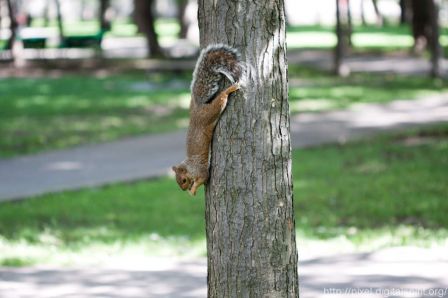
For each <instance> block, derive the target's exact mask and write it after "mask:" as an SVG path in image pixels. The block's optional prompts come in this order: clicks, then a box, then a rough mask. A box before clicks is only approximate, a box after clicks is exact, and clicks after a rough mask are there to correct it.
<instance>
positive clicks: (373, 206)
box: [0, 0, 448, 297]
mask: <svg viewBox="0 0 448 298" xmlns="http://www.w3.org/2000/svg"><path fill="white" fill-rule="evenodd" d="M286 12H287V45H288V63H289V102H290V110H291V115H292V116H291V129H292V140H293V147H294V148H293V155H292V156H293V178H294V200H295V201H294V203H295V212H296V228H297V236H298V240H297V241H298V246H299V248H298V250H299V255H300V259H301V260H302V261H303V260H305V261H306V260H319V259H320V258H324V257H328V256H334V257H335V258H337V257H338V256H339V255H341V254H351V255H352V256H354V255H356V254H358V256H361V255H362V256H365V253H373V252H384V251H387V252H388V255H389V256H395V257H396V256H403V255H405V254H401V252H402V251H401V250H399V251H398V252H397V250H394V249H396V248H397V247H400V249H404V251H406V252H411V253H410V259H415V258H417V256H418V255H419V256H422V255H425V256H428V259H426V260H427V263H426V264H431V262H430V261H431V260H432V261H434V262H435V263H438V264H446V263H443V262H446V261H447V259H446V257H442V255H445V254H446V250H447V249H448V216H447V211H448V112H447V111H448V82H447V77H448V72H447V69H448V63H447V60H446V59H445V57H446V55H447V52H448V1H445V0H444V1H437V0H436V1H432V0H431V1H419V0H339V1H330V0H314V1H298V0H287V1H286ZM198 52H199V30H198V22H197V2H196V1H195V0H164V1H161V0H159V1H156V0H154V1H145V0H134V1H132V0H102V1H99V0H70V1H69V0H33V1H31V0H28V1H27V0H0V267H1V268H2V269H1V270H0V296H2V291H3V294H4V296H5V297H8V295H10V294H11V293H13V292H14V291H18V289H39V287H38V285H36V284H38V282H36V280H38V281H42V280H45V278H47V279H48V280H50V281H51V280H53V279H52V278H54V276H52V275H48V274H47V275H45V274H43V273H42V272H41V271H39V272H40V275H36V276H34V277H33V278H35V279H33V278H31V277H30V276H31V275H30V274H31V273H30V272H31V271H27V272H28V273H24V272H25V271H20V270H19V271H14V270H16V268H41V267H42V266H53V267H52V268H59V269H60V268H73V267H77V268H79V267H80V268H92V267H91V266H92V265H94V266H99V267H101V266H106V267H107V266H109V267H110V266H112V267H114V266H115V267H114V268H121V269H123V268H137V267H139V268H140V267H144V268H145V269H147V270H149V271H151V270H152V271H151V272H162V271H163V270H165V269H166V268H167V267H166V264H171V265H172V262H173V260H181V261H180V262H190V260H194V261H195V262H196V263H188V264H190V265H191V264H194V265H195V266H196V265H197V266H196V267H195V266H193V265H192V266H193V267H191V268H193V269H191V270H192V271H191V272H193V273H191V276H190V275H189V276H184V275H182V276H180V277H179V279H177V280H175V281H173V282H175V283H176V284H177V283H179V282H182V281H185V280H187V281H188V282H189V283H191V285H193V286H194V288H193V290H192V292H191V293H190V294H191V295H190V294H189V295H190V296H188V297H198V296H199V297H200V296H203V295H205V294H204V293H205V292H204V291H205V290H204V281H205V271H204V270H205V269H204V268H205V263H204V258H205V255H206V247H205V228H204V227H205V223H204V197H203V195H202V193H201V194H200V195H199V196H198V197H196V198H190V197H189V196H188V195H187V194H186V193H183V192H181V191H179V189H178V187H177V185H175V182H174V180H173V178H172V177H171V176H170V174H169V171H168V170H169V166H170V165H172V164H175V163H177V162H178V161H180V160H181V159H182V158H183V150H184V131H185V130H184V129H185V128H186V126H187V125H188V105H189V99H190V93H189V84H190V81H191V74H192V70H193V67H194V64H195V61H196V58H197V55H198ZM442 252H445V254H443V253H442ZM429 256H431V257H429ZM357 260H358V261H359V259H356V258H354V259H353V263H355V262H357ZM346 261H347V262H349V260H346ZM364 261H365V262H369V260H368V258H367V259H364ZM442 261H443V262H442ZM192 262H193V261H192ZM371 262H379V261H378V260H377V261H374V260H371ZM441 262H442V263H441ZM176 264H177V265H172V267H170V268H174V269H172V270H173V271H172V272H171V271H170V272H171V273H170V274H169V276H170V277H171V276H175V274H176V272H183V274H186V273H185V270H187V269H188V268H189V267H188V266H187V267H188V268H187V267H185V266H180V265H179V264H184V265H185V263H179V264H178V263H176ZM310 264H314V263H306V262H305V263H303V268H304V270H303V272H304V275H302V276H304V277H305V284H304V285H302V287H305V290H308V291H312V290H313V289H314V290H315V289H317V288H313V287H311V286H310V287H308V288H307V284H306V282H309V283H310V284H311V283H313V282H315V283H319V281H316V280H311V279H308V280H307V279H306V277H307V276H308V275H307V274H313V273H315V272H314V271H313V270H311V269H309V267H307V266H309V265H310ZM171 265H170V266H171ZM176 266H180V267H179V268H178V267H176ZM301 266H302V265H301ZM366 266H369V263H366ZM418 266H419V265H416V266H414V268H417V271H418V268H419V267H418ZM422 266H423V265H422ZM161 268H162V269H163V268H165V269H163V270H162V269H161ZM176 268H177V269H176ZM182 268H183V269H182ZM185 268H187V269H185ZM198 268H199V269H198ZM307 268H308V269H309V270H308V269H307ZM59 269H58V270H59ZM30 270H32V269H30ZM36 270H38V269H36ZM55 270H56V269H55ZM170 270H171V269H170ZM176 270H177V271H176ZM183 270H184V271H183ZM188 270H189V269H188ZM386 271H387V270H386ZM427 271H431V269H429V270H427ZM435 271H437V270H435ZM39 272H38V273H39ZM163 272H166V271H163ZM381 272H384V270H383V271H381ZM47 273H48V272H47ZM78 273H79V272H78ZM81 273H82V272H81ZM81 273H79V276H81V275H82V274H81ZM339 273H340V272H339ZM21 274H22V275H21ZM27 274H28V275H27ZM36 274H37V273H36ZM154 274H155V273H154ZM378 274H379V275H381V274H380V273H378ZM416 274H417V273H416ZM25 275H26V277H24V276H25ZM99 275H100V274H99ZM126 276H127V277H128V278H130V277H132V278H133V279H134V277H135V276H133V275H131V274H128V275H126ZM402 276H404V278H405V277H406V276H407V275H406V272H405V273H402ZM188 278H192V280H189V279H188ZM196 278H197V279H196ZM2 280H3V282H2ZM117 280H118V279H117ZM117 280H116V279H114V278H112V277H111V279H110V281H111V282H112V281H117ZM167 280H169V278H168V277H166V276H162V278H160V280H159V279H154V280H153V282H154V283H155V284H157V283H163V282H166V281H167ZM347 280H348V281H347V283H346V284H350V285H352V286H356V285H357V283H356V279H355V278H352V279H351V280H350V278H348V279H347ZM386 280H388V279H387V278H386V277H385V278H384V280H383V281H384V282H385V283H386V284H387V282H386ZM196 282H197V284H196ZM437 282H439V283H440V280H437V279H435V278H434V279H430V278H429V277H427V278H426V279H421V280H418V282H417V281H416V280H414V281H412V280H405V279H404V280H402V281H400V282H399V284H401V285H408V286H412V285H415V284H419V283H420V284H424V285H426V286H436V285H437ZM42 283H43V282H42ZM52 283H53V284H56V282H54V280H53V281H52V282H48V284H50V285H51V284H52ZM104 283H107V282H104ZM346 284H345V285H346ZM364 284H365V283H364ZM378 284H381V281H378ZM30 285H33V287H34V288H33V287H31V286H30ZM101 285H103V284H101ZM367 285H369V284H367ZM96 286H98V285H89V284H88V283H86V284H82V283H79V284H78V285H77V287H73V288H69V289H66V291H65V292H64V290H61V292H58V293H59V294H60V295H59V297H61V296H63V295H65V294H67V295H68V294H70V293H71V292H70V291H75V292H76V291H81V290H80V289H82V288H83V289H84V290H85V289H89V288H92V287H93V288H94V287H96ZM133 286H134V287H136V288H138V287H139V286H141V285H138V284H137V285H133ZM445 286H446V284H445ZM42 287H43V286H42ZM129 287H130V288H132V286H129ZM152 288H153V289H154V287H152ZM73 289H74V290H73ZM173 289H176V291H179V292H176V293H177V294H176V293H174V292H170V291H174V290H173ZM197 289H199V290H198V291H199V292H194V291H195V290H197ZM146 290H148V289H146ZM30 291H31V290H30ZM48 291H50V292H48V293H49V295H50V294H54V293H53V292H51V290H48ZM160 291H161V292H160V293H162V294H160V295H161V296H160V297H168V296H169V295H173V297H183V296H182V295H181V294H180V293H182V292H183V293H184V294H185V293H187V292H186V291H184V288H179V287H176V286H173V285H170V284H166V285H165V284H164V286H163V287H162V289H161V290H160ZM163 291H165V292H163ZM316 291H317V290H316ZM30 293H31V292H30ZM78 293H79V292H78ZM138 293H139V292H138ZM142 293H144V292H142ZM163 293H165V294H166V295H165V296H163ZM170 293H171V294H170ZM445 294H446V293H445ZM23 295H24V296H23V297H25V296H26V295H25V294H23ZM30 295H31V294H30ZM55 295H56V294H55ZM86 295H87V294H86ZM92 295H93V294H92ZM87 296H88V295H87ZM131 296H132V295H130V296H129V297H131ZM138 296H139V295H138V294H135V297H138ZM156 296H157V295H155V294H154V297H156ZM2 297H3V296H2ZM26 297H28V296H26ZM30 297H31V296H30ZM33 297H35V296H33ZM92 297H93V296H92ZM95 297H96V296H95ZM109 297H111V296H109ZM126 297H127V296H126ZM132 297H134V296H132ZM157 297H159V296H157ZM313 297H318V296H317V294H316V295H314V296H313ZM397 297H398V296H397ZM400 297H401V296H400ZM403 297H404V296H403ZM406 297H407V296H406ZM409 297H411V296H409ZM412 297H416V296H412ZM418 297H420V296H418ZM422 297H423V296H422ZM439 297H443V296H439Z"/></svg>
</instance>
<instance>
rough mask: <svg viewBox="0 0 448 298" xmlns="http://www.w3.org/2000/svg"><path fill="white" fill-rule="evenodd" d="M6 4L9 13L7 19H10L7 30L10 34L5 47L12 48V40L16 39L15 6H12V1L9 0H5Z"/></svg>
mask: <svg viewBox="0 0 448 298" xmlns="http://www.w3.org/2000/svg"><path fill="white" fill-rule="evenodd" d="M6 4H7V6H8V13H9V19H10V25H9V30H10V31H11V35H10V36H9V39H8V42H7V43H6V49H7V50H12V47H13V45H14V41H15V39H16V33H17V20H16V13H15V7H14V5H13V3H12V2H11V0H6Z"/></svg>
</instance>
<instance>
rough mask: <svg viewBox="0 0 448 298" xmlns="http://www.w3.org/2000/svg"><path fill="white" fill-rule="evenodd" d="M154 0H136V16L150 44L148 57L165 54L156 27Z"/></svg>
mask: <svg viewBox="0 0 448 298" xmlns="http://www.w3.org/2000/svg"><path fill="white" fill-rule="evenodd" d="M153 2H154V1H153V0H134V18H135V22H136V24H137V27H138V30H139V32H142V33H143V34H144V35H145V37H146V41H147V45H148V57H157V56H163V53H162V50H161V48H160V45H159V40H158V37H157V33H156V29H155V17H154V13H153Z"/></svg>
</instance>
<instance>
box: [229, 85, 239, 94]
mask: <svg viewBox="0 0 448 298" xmlns="http://www.w3.org/2000/svg"><path fill="white" fill-rule="evenodd" d="M240 87H241V85H240V83H235V84H233V85H231V86H230V87H229V88H227V89H226V93H227V94H230V93H233V92H235V91H237V90H238V89H240Z"/></svg>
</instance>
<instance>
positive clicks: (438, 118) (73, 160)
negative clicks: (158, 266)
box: [0, 93, 448, 201]
mask: <svg viewBox="0 0 448 298" xmlns="http://www.w3.org/2000/svg"><path fill="white" fill-rule="evenodd" d="M442 121H448V93H445V94H439V95H435V96H432V97H426V98H423V99H419V100H412V101H396V102H393V103H389V104H365V105H359V106H354V107H352V108H351V109H349V110H339V111H331V112H326V113H318V114H313V113H309V114H300V115H298V116H294V117H292V119H291V137H292V144H293V147H294V148H300V147H306V146H313V145H318V144H323V143H331V142H345V141H346V140H348V139H354V138H357V137H361V136H368V135H372V134H376V133H380V132H382V131H386V130H387V131H390V130H395V129H403V128H409V127H412V126H417V125H422V124H429V123H435V122H442ZM184 144H185V132H184V131H180V132H174V133H170V134H164V135H150V136H142V137H135V138H128V139H125V140H120V141H116V142H110V143H105V144H99V145H87V146H81V147H77V148H73V149H68V150H61V151H54V152H46V153H42V154H37V155H31V156H24V157H18V158H14V159H6V160H0V201H1V200H3V201H5V200H13V199H20V198H24V197H29V196H34V195H38V194H42V193H47V192H56V191H62V190H70V189H78V188H81V187H89V186H99V185H104V184H109V183H116V182H122V181H130V180H136V179H146V178H151V177H158V176H161V175H166V174H168V173H169V172H170V167H171V166H172V165H173V164H175V163H177V162H179V161H181V160H182V159H183V158H184V147H185V145H184Z"/></svg>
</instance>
